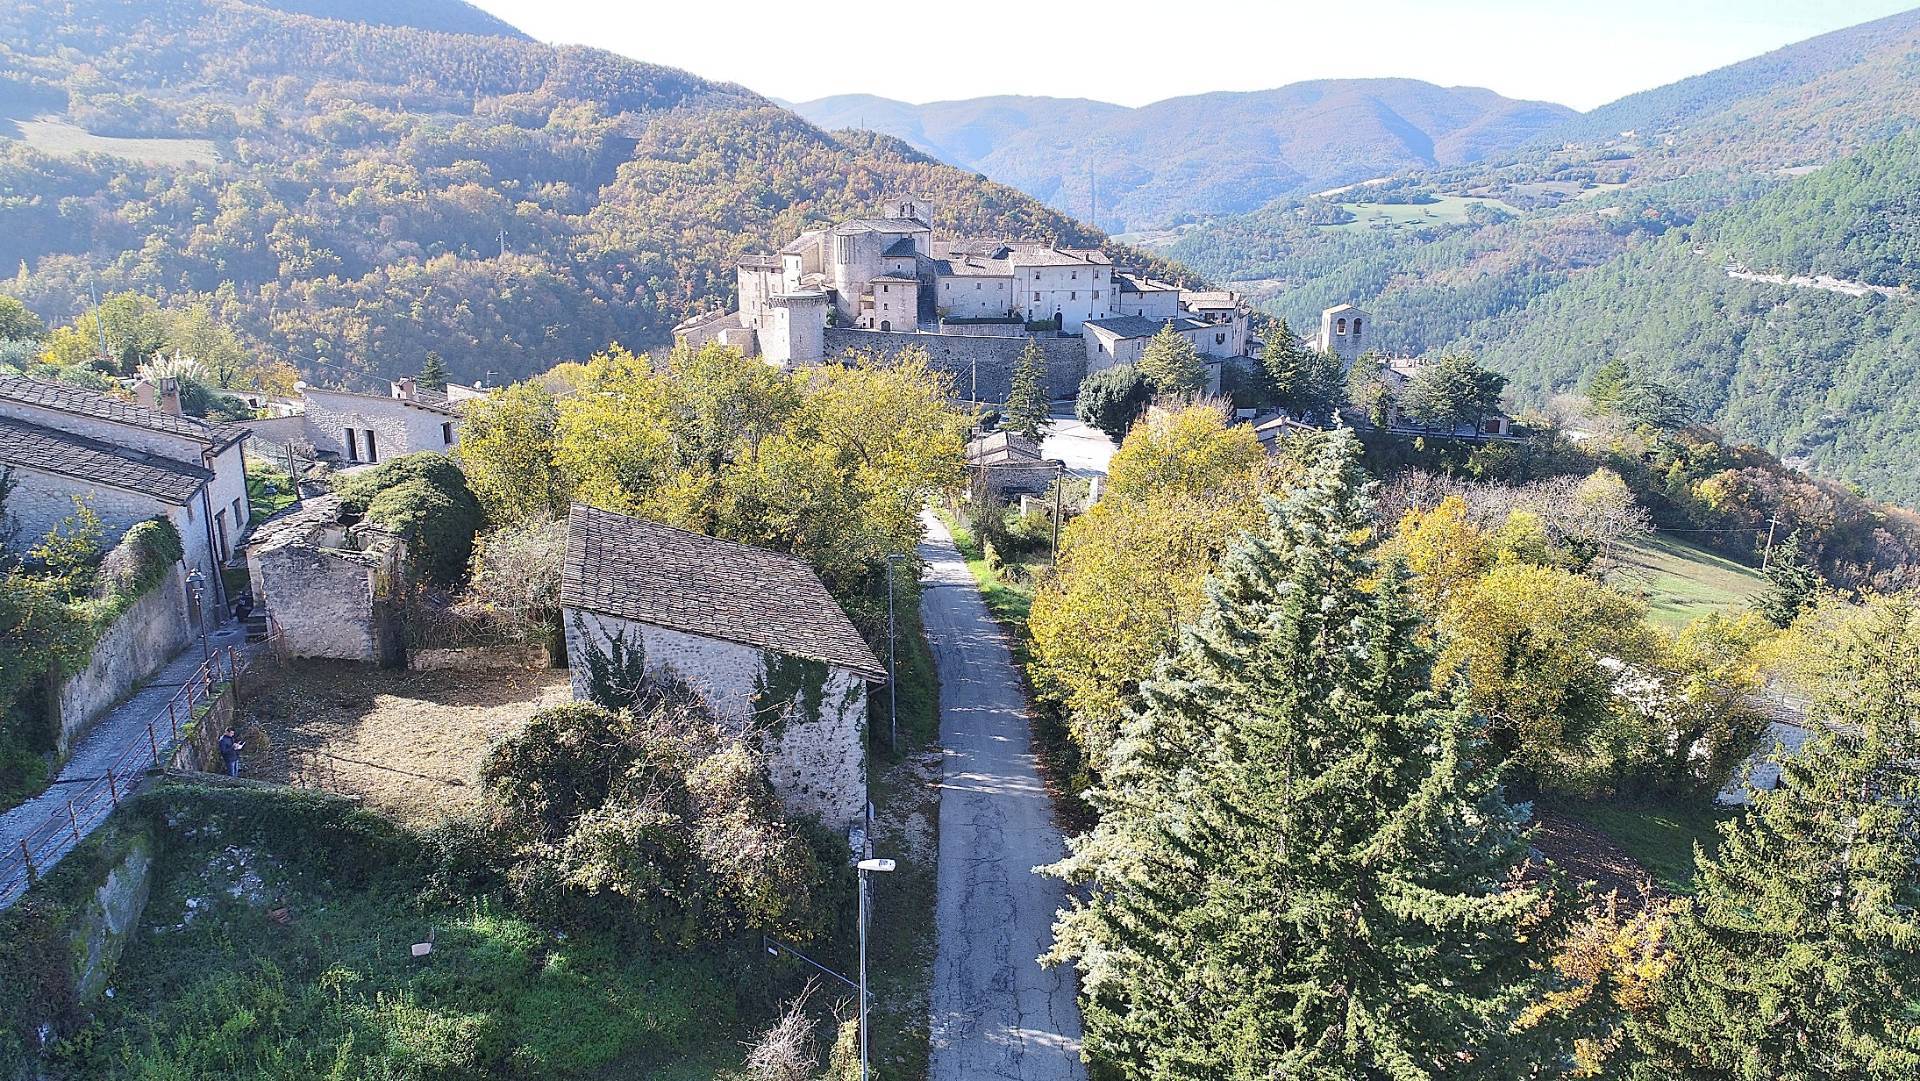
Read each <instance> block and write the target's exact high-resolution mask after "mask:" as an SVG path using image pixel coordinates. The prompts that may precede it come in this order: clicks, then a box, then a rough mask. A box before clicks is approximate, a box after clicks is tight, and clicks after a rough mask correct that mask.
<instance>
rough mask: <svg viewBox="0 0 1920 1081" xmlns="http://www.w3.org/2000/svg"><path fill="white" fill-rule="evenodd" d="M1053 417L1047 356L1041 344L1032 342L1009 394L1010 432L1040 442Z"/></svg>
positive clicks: (1015, 370) (1016, 370)
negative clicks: (1048, 392)
mask: <svg viewBox="0 0 1920 1081" xmlns="http://www.w3.org/2000/svg"><path fill="white" fill-rule="evenodd" d="M1051 413H1052V407H1051V403H1049V402H1048V401H1047V354H1046V353H1045V352H1043V351H1042V350H1041V348H1040V343H1039V342H1037V341H1033V340H1031V339H1029V340H1028V342H1027V348H1026V350H1025V351H1024V352H1022V353H1021V354H1020V359H1019V360H1018V361H1015V362H1014V365H1013V387H1012V390H1011V391H1010V392H1009V393H1008V394H1007V428H1008V429H1009V430H1011V431H1016V432H1019V433H1020V434H1021V435H1024V436H1026V437H1027V438H1028V439H1032V440H1036V441H1037V440H1039V439H1040V438H1041V437H1042V436H1044V435H1046V433H1047V418H1048V417H1049V415H1050V414H1051Z"/></svg>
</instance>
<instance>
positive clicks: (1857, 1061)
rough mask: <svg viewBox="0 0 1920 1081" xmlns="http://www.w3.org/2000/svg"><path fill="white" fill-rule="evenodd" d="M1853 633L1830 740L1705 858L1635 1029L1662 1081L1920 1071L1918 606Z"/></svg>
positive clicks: (1844, 652) (1825, 727) (1786, 769)
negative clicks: (1667, 965) (1669, 960)
mask: <svg viewBox="0 0 1920 1081" xmlns="http://www.w3.org/2000/svg"><path fill="white" fill-rule="evenodd" d="M1841 633H1843V634H1844V635H1846V642H1845V645H1844V648H1842V649H1841V650H1839V651H1838V656H1839V658H1840V662H1839V663H1840V665H1841V666H1842V668H1841V671H1842V672H1843V673H1844V674H1845V676H1846V677H1847V678H1844V679H1842V680H1838V681H1834V682H1833V683H1832V690H1830V691H1829V692H1827V693H1826V694H1824V695H1823V701H1822V702H1821V704H1820V705H1819V706H1818V707H1817V708H1816V712H1815V716H1816V719H1817V720H1818V721H1820V722H1822V723H1821V734H1820V735H1819V736H1818V737H1817V738H1816V739H1815V740H1813V741H1812V742H1811V743H1809V744H1807V745H1806V746H1805V747H1803V748H1802V749H1801V750H1800V751H1799V752H1797V753H1794V754H1792V755H1788V756H1785V757H1783V758H1782V760H1781V763H1780V765H1781V776H1780V784H1779V787H1777V788H1775V789H1774V790H1773V791H1771V792H1763V793H1756V794H1755V796H1754V801H1753V805H1752V807H1751V808H1750V809H1749V810H1748V812H1747V813H1746V814H1745V815H1744V816H1743V817H1742V818H1741V819H1740V820H1738V821H1737V822H1734V823H1730V824H1728V825H1726V826H1723V827H1721V843H1720V848H1719V850H1718V852H1716V853H1715V854H1714V856H1713V857H1712V858H1711V859H1709V858H1706V857H1705V856H1704V855H1703V854H1700V853H1698V852H1697V850H1696V856H1695V858H1696V861H1697V863H1698V865H1699V870H1700V876H1699V877H1700V883H1701V885H1700V892H1699V895H1698V896H1697V897H1695V898H1694V899H1693V900H1692V901H1691V902H1690V903H1687V904H1685V905H1683V906H1681V907H1680V908H1679V909H1678V910H1677V912H1676V915H1675V917H1674V925H1673V930H1672V933H1671V936H1670V939H1669V946H1670V948H1671V949H1672V950H1673V952H1674V954H1675V960H1674V963H1673V967H1672V968H1671V969H1670V970H1669V972H1668V973H1667V975H1666V977H1665V978H1664V979H1663V980H1662V981H1661V983H1660V985H1659V987H1658V990H1657V1004H1656V1008H1655V1010H1654V1011H1653V1012H1652V1013H1651V1014H1650V1015H1648V1016H1645V1017H1636V1018H1634V1019H1633V1020H1632V1022H1631V1029H1632V1031H1633V1034H1634V1037H1635V1039H1636V1042H1638V1043H1639V1044H1640V1046H1641V1049H1642V1050H1643V1051H1644V1052H1645V1053H1646V1054H1647V1056H1648V1058H1649V1059H1650V1061H1649V1062H1648V1063H1647V1065H1646V1066H1644V1067H1643V1068H1642V1069H1641V1070H1640V1071H1639V1076H1640V1077H1641V1078H1645V1079H1647V1081H1651V1079H1653V1078H1663V1079H1664V1078H1683V1079H1698V1081H1720V1079H1725V1081H1815V1079H1824V1078H1858V1079H1863V1081H1894V1079H1896V1078H1898V1079H1906V1078H1912V1077H1916V1076H1920V1021H1917V1020H1916V1015H1917V1014H1920V770H1917V768H1916V758H1915V756H1916V754H1917V753H1920V738H1916V733H1920V700H1916V698H1915V697H1914V691H1913V688H1914V687H1915V686H1916V685H1917V684H1920V633H1916V621H1915V610H1914V608H1913V606H1912V603H1911V602H1910V601H1891V602H1880V603H1879V604H1878V605H1876V606H1875V608H1874V610H1873V611H1872V612H1871V613H1870V614H1869V616H1868V617H1867V618H1865V619H1864V620H1862V621H1861V622H1860V623H1859V624H1857V625H1854V626H1851V627H1849V628H1847V629H1846V630H1844V631H1842V632H1841Z"/></svg>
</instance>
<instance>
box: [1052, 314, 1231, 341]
mask: <svg viewBox="0 0 1920 1081" xmlns="http://www.w3.org/2000/svg"><path fill="white" fill-rule="evenodd" d="M1168 323H1172V324H1173V329H1175V330H1182V331H1185V330H1199V329H1201V328H1202V327H1209V326H1212V325H1213V324H1212V323H1208V322H1206V321H1205V320H1202V319H1193V318H1190V317H1187V316H1181V317H1180V318H1178V319H1149V318H1147V317H1146V316H1144V315H1115V316H1111V317H1109V318H1106V319H1088V320H1086V321H1085V322H1083V323H1081V326H1088V327H1093V328H1094V329H1096V330H1103V331H1105V332H1107V333H1108V334H1112V335H1114V336H1115V337H1118V338H1151V337H1153V336H1154V335H1155V334H1158V333H1160V330H1161V328H1162V327H1165V326H1166V325H1167V324H1168Z"/></svg>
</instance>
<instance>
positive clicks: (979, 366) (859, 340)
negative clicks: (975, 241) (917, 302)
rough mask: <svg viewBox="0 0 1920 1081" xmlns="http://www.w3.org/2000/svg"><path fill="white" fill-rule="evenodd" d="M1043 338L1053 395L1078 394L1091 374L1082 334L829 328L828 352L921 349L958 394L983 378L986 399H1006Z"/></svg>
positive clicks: (880, 352)
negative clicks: (1016, 371) (1027, 355)
mask: <svg viewBox="0 0 1920 1081" xmlns="http://www.w3.org/2000/svg"><path fill="white" fill-rule="evenodd" d="M1029 342H1038V343H1040V348H1041V350H1042V351H1043V352H1045V353H1046V355H1047V394H1048V396H1049V397H1052V398H1072V397H1075V396H1077V395H1078V394H1079V393H1080V381H1081V380H1082V379H1084V378H1086V374H1087V346H1086V343H1085V342H1083V341H1081V340H1080V339H1079V338H1030V337H1028V336H1027V335H1025V334H1021V335H1019V336H1018V337H1012V336H1007V337H975V336H972V335H966V336H962V335H957V334H902V333H898V332H895V333H888V332H885V331H879V330H856V329H853V328H850V327H828V328H827V331H826V355H827V359H828V360H837V359H839V358H841V357H844V356H845V355H846V354H847V353H848V352H854V353H867V354H872V355H875V356H879V357H891V356H894V355H896V354H898V353H900V352H901V351H903V350H906V349H910V348H916V347H917V348H920V349H924V350H926V351H927V355H928V356H930V357H932V358H933V366H934V367H935V368H936V369H938V370H940V371H943V372H946V373H948V374H949V375H951V376H953V387H954V393H955V394H956V395H958V396H960V397H962V398H964V397H967V396H969V393H970V392H971V389H970V388H971V387H972V386H973V385H974V384H973V381H974V379H975V378H976V372H977V373H978V374H977V378H978V391H977V393H978V395H979V398H980V400H981V401H985V402H1004V401H1006V400H1007V393H1008V391H1009V390H1010V389H1011V388H1012V386H1013V366H1014V365H1015V364H1016V363H1018V362H1019V360H1020V354H1021V353H1023V352H1025V351H1026V348H1027V343H1029Z"/></svg>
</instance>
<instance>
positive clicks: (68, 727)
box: [50, 564, 192, 758]
mask: <svg viewBox="0 0 1920 1081" xmlns="http://www.w3.org/2000/svg"><path fill="white" fill-rule="evenodd" d="M185 589H186V586H185V583H184V581H183V580H182V578H181V574H180V568H179V566H178V565H177V564H176V565H175V566H174V567H173V568H171V569H170V570H168V572H167V576H166V577H165V578H163V579H161V581H160V583H159V584H158V585H156V586H154V587H153V588H152V589H150V590H148V591H147V594H146V596H143V597H141V598H140V599H139V600H137V601H134V602H133V603H132V604H131V605H129V606H128V607H127V610H126V611H125V612H122V613H121V614H120V618H119V619H116V620H114V621H113V626H111V627H109V628H107V632H106V633H105V634H103V635H101V636H100V641H99V642H98V643H96V644H95V645H94V647H93V654H92V656H91V657H90V658H89V659H88V661H87V666H86V667H85V668H83V669H81V670H80V671H78V672H75V673H73V674H72V675H70V676H68V677H67V678H66V679H64V680H62V681H61V682H60V683H59V685H58V686H56V687H55V688H54V692H53V694H52V695H51V696H50V697H51V701H52V708H53V709H54V711H55V716H56V717H57V718H58V720H59V722H60V735H59V739H58V742H57V743H56V744H55V747H56V749H57V750H58V752H59V753H60V755H61V757H62V758H64V757H65V756H66V754H67V751H68V750H69V749H71V748H72V746H73V745H74V743H75V742H76V741H77V740H79V738H80V736H81V735H82V734H83V733H84V732H86V730H87V729H88V728H89V727H91V726H92V725H93V722H95V721H97V720H99V719H100V717H101V716H102V715H104V714H105V713H106V712H107V711H108V710H110V709H112V708H113V706H114V704H115V703H116V702H119V701H120V700H121V699H122V698H124V697H126V694H127V692H128V691H130V690H132V689H133V686H134V684H136V683H138V682H140V681H141V680H143V679H146V678H147V677H148V676H150V675H152V674H153V673H154V672H156V671H158V670H159V669H160V668H161V667H163V666H165V665H166V663H167V662H168V661H169V660H171V659H172V658H173V655H174V654H175V653H178V652H179V651H180V649H181V648H182V647H183V646H185V645H186V644H187V642H188V640H189V638H190V637H191V636H192V628H191V627H189V626H188V624H187V603H186V600H185V597H186V593H185Z"/></svg>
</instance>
